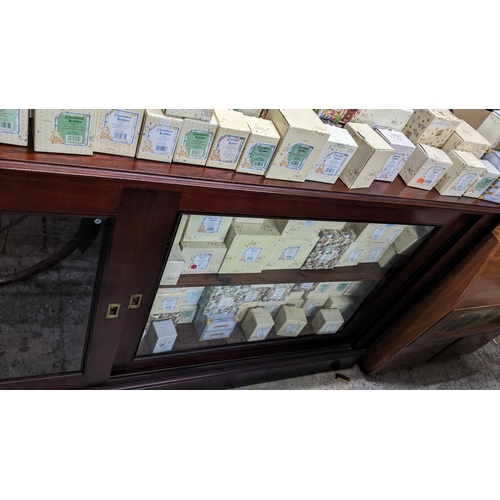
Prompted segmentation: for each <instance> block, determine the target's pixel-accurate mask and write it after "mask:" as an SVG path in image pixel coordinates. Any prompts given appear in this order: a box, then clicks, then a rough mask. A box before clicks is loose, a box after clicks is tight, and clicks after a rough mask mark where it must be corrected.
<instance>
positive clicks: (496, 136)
mask: <svg viewBox="0 0 500 500" xmlns="http://www.w3.org/2000/svg"><path fill="white" fill-rule="evenodd" d="M477 131H478V133H479V134H481V136H482V137H484V138H485V139H486V140H487V141H488V142H489V145H490V148H494V147H495V146H496V145H497V144H498V143H499V142H500V109H495V110H493V111H492V112H491V113H490V114H489V115H488V116H487V118H486V119H485V120H484V121H483V123H481V125H479V127H478V128H477Z"/></svg>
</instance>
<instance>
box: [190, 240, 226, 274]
mask: <svg viewBox="0 0 500 500" xmlns="http://www.w3.org/2000/svg"><path fill="white" fill-rule="evenodd" d="M181 248H182V256H183V258H184V262H185V264H184V268H183V269H182V274H216V273H217V272H218V270H219V268H220V266H221V264H222V262H223V260H224V257H225V255H226V251H227V248H226V244H225V243H223V242H217V241H187V242H186V243H182V242H181Z"/></svg>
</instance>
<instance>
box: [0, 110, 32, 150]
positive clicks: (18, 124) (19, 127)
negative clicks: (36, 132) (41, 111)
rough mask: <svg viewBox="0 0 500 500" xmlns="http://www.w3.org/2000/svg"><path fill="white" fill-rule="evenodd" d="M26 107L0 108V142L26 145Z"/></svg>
mask: <svg viewBox="0 0 500 500" xmlns="http://www.w3.org/2000/svg"><path fill="white" fill-rule="evenodd" d="M28 123H29V114H28V110H27V109H0V143H2V144H14V145H15V146H27V145H28Z"/></svg>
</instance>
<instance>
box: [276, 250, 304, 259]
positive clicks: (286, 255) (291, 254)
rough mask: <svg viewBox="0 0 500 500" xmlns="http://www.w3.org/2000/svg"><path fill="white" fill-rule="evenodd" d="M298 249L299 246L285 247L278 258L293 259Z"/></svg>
mask: <svg viewBox="0 0 500 500" xmlns="http://www.w3.org/2000/svg"><path fill="white" fill-rule="evenodd" d="M299 251H300V247H288V248H285V250H284V251H283V253H282V254H281V257H280V258H279V260H293V259H295V257H297V254H298V253H299Z"/></svg>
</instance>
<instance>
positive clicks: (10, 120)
mask: <svg viewBox="0 0 500 500" xmlns="http://www.w3.org/2000/svg"><path fill="white" fill-rule="evenodd" d="M20 122H21V110H20V109H0V132H1V133H2V134H19V133H20Z"/></svg>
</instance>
